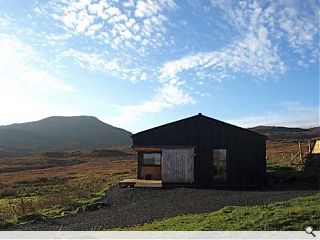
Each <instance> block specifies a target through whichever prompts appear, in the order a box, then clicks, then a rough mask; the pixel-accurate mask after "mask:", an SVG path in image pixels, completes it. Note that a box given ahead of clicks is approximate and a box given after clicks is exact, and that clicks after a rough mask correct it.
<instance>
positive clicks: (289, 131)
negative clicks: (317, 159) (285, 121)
mask: <svg viewBox="0 0 320 240" xmlns="http://www.w3.org/2000/svg"><path fill="white" fill-rule="evenodd" d="M249 130H252V131H254V132H257V133H260V134H263V135H265V136H267V137H268V139H270V140H304V139H312V138H316V137H320V127H314V128H309V129H304V128H289V127H272V126H258V127H253V128H249Z"/></svg>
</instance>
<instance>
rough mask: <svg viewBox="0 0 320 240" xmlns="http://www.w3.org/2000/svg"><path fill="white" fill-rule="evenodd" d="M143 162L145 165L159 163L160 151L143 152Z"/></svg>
mask: <svg viewBox="0 0 320 240" xmlns="http://www.w3.org/2000/svg"><path fill="white" fill-rule="evenodd" d="M143 164H145V165H161V153H144V154H143Z"/></svg>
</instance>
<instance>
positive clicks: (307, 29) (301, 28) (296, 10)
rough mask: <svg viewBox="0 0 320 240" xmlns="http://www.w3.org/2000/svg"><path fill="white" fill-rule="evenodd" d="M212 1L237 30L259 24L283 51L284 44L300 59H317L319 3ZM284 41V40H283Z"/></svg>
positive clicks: (249, 28)
mask: <svg viewBox="0 0 320 240" xmlns="http://www.w3.org/2000/svg"><path fill="white" fill-rule="evenodd" d="M211 2H212V5H213V6H214V7H216V8H219V9H221V10H222V11H223V12H224V14H225V19H226V20H227V21H228V22H229V23H230V24H231V25H233V26H234V27H235V28H236V29H237V30H238V32H239V33H240V34H242V35H245V34H246V33H247V32H248V31H255V29H259V28H261V27H262V26H263V27H264V28H265V29H266V30H267V32H268V35H269V39H270V40H271V41H272V44H273V45H274V46H275V47H276V48H278V49H281V50H282V51H283V52H286V51H287V50H286V48H287V47H288V45H289V47H290V48H291V50H293V51H295V52H296V53H298V54H300V57H301V59H300V61H301V60H304V61H308V60H306V58H307V54H309V57H310V59H309V60H310V62H312V61H318V57H319V47H318V41H319V10H320V9H319V6H318V5H317V4H316V1H313V0H310V1H256V0H254V1H240V2H237V1H231V0H227V1H219V0H211ZM283 41H286V43H283Z"/></svg>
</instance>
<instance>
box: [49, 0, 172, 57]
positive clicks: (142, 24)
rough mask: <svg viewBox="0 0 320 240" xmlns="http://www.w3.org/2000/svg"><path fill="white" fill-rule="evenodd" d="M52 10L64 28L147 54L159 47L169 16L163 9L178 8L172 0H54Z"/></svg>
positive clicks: (115, 45)
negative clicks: (92, 0) (167, 16)
mask: <svg viewBox="0 0 320 240" xmlns="http://www.w3.org/2000/svg"><path fill="white" fill-rule="evenodd" d="M50 7H53V8H50V9H49V11H50V12H51V10H52V9H53V12H52V13H51V16H52V17H53V18H54V19H55V20H57V21H59V22H61V23H62V24H63V27H64V28H65V29H66V30H67V31H68V32H72V33H75V34H81V35H84V36H87V37H90V38H92V39H95V40H99V41H101V42H103V43H105V44H107V45H109V46H111V47H112V48H113V49H116V50H118V51H128V50H130V51H134V52H136V53H137V54H141V55H144V54H147V53H148V49H149V48H155V47H160V46H162V44H164V43H165V41H163V39H164V34H165V32H166V28H165V24H166V23H167V21H168V19H167V18H166V17H165V15H164V12H165V11H168V10H172V9H175V8H176V4H175V3H174V1H173V0H162V1H151V0H147V1H124V2H123V1H119V2H117V1H114V2H111V1H104V0H99V1H95V2H91V1H90V0H88V1H87V0H85V1H84V0H82V1H75V2H73V1H71V2H69V1H58V2H56V1H54V2H52V4H51V5H50Z"/></svg>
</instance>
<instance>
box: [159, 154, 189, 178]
mask: <svg viewBox="0 0 320 240" xmlns="http://www.w3.org/2000/svg"><path fill="white" fill-rule="evenodd" d="M161 169H162V182H172V183H193V182H194V149H193V148H179V149H172V148H165V149H162V163H161Z"/></svg>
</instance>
